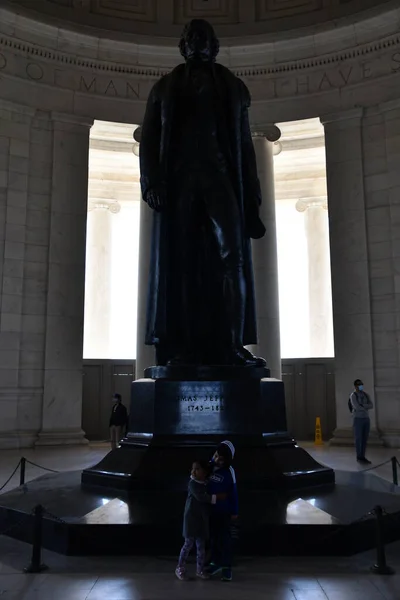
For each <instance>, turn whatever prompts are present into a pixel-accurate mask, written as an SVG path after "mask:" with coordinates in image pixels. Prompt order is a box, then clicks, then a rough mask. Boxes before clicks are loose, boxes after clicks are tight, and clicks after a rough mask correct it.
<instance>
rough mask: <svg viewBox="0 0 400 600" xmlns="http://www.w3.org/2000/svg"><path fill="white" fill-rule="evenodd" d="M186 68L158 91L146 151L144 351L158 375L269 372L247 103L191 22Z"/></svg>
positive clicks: (210, 39)
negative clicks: (167, 370) (148, 215)
mask: <svg viewBox="0 0 400 600" xmlns="http://www.w3.org/2000/svg"><path fill="white" fill-rule="evenodd" d="M179 48H180V51H181V54H182V56H183V57H184V59H185V63H184V64H180V65H179V66H177V67H176V68H175V69H174V70H173V71H172V72H171V73H170V74H168V75H166V76H164V77H162V78H161V79H160V80H159V81H158V82H157V83H156V84H155V86H154V87H153V89H152V91H151V93H150V96H149V98H148V102H147V108H146V114H145V118H144V122H143V128H142V133H141V146H140V169H141V186H142V194H143V199H144V201H145V202H147V204H148V205H149V207H150V208H152V209H153V210H154V222H153V234H152V253H151V264H150V286H149V295H148V306H147V331H146V340H145V341H146V344H151V345H155V346H156V354H157V363H158V364H159V365H222V364H223V365H236V366H257V367H261V366H265V360H264V359H262V358H257V357H255V356H253V355H252V354H251V353H250V352H249V351H248V350H247V349H246V348H244V346H245V345H248V344H255V343H257V332H256V319H255V302H254V286H253V271H252V260H251V241H250V240H251V238H255V239H256V238H260V237H262V236H263V235H264V233H265V227H264V225H263V224H262V222H261V220H260V218H259V207H260V204H261V191H260V184H259V181H258V177H257V167H256V158H255V153H254V148H253V142H252V139H251V133H250V126H249V120H248V108H249V106H250V94H249V91H248V89H247V88H246V86H245V84H244V83H243V82H242V81H241V80H240V79H238V78H237V77H236V76H235V75H234V74H233V73H232V72H231V71H229V69H227V68H226V67H224V66H222V65H220V64H217V63H216V62H215V59H216V56H217V54H218V51H219V42H218V40H217V38H216V36H215V33H214V30H213V28H212V26H211V25H210V24H209V23H208V22H207V21H203V20H193V21H191V22H190V23H189V24H188V25H186V26H185V28H184V30H183V34H182V37H181V40H180V44H179Z"/></svg>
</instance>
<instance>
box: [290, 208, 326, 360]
mask: <svg viewBox="0 0 400 600" xmlns="http://www.w3.org/2000/svg"><path fill="white" fill-rule="evenodd" d="M296 209H297V210H298V211H299V212H303V213H304V224H305V231H306V237H307V248H308V291H309V319H310V330H309V331H310V356H312V357H323V356H327V349H328V348H331V347H332V339H331V338H332V286H331V281H330V279H331V274H330V265H329V227H328V214H327V210H328V204H327V199H326V197H322V198H300V200H298V202H297V204H296Z"/></svg>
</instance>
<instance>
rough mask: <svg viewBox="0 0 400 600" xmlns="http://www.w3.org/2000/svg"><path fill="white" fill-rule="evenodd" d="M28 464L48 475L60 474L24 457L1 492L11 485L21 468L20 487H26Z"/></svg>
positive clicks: (0, 488)
mask: <svg viewBox="0 0 400 600" xmlns="http://www.w3.org/2000/svg"><path fill="white" fill-rule="evenodd" d="M27 464H29V465H31V466H32V467H36V468H37V469H42V471H47V472H48V473H59V471H55V470H54V469H49V468H48V467H43V466H42V465H38V464H37V463H34V462H32V461H31V460H28V459H27V458H25V457H24V456H22V458H21V459H20V461H19V463H18V464H17V466H16V467H15V469H14V471H13V472H12V473H11V475H10V477H9V478H8V479H7V481H6V482H5V483H3V485H2V486H1V487H0V492H1V491H2V490H4V488H5V487H6V486H7V485H8V484H9V483H10V481H11V479H12V478H13V477H14V475H15V474H16V473H17V471H18V469H19V468H20V469H21V471H20V481H19V485H20V486H23V485H25V470H26V465H27Z"/></svg>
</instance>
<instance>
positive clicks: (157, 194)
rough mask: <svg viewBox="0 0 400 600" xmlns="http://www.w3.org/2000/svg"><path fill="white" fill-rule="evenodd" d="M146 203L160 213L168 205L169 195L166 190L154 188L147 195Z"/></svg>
mask: <svg viewBox="0 0 400 600" xmlns="http://www.w3.org/2000/svg"><path fill="white" fill-rule="evenodd" d="M146 202H147V204H148V205H149V206H150V208H152V209H153V210H156V211H157V212H159V211H160V210H162V209H163V208H164V207H165V205H166V203H167V194H166V191H165V189H164V188H161V187H160V188H152V189H150V190H149V191H148V192H147V194H146Z"/></svg>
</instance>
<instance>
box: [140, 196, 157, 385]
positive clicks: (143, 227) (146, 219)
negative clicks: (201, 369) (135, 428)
mask: <svg viewBox="0 0 400 600" xmlns="http://www.w3.org/2000/svg"><path fill="white" fill-rule="evenodd" d="M152 225H153V211H152V210H151V209H150V208H149V207H148V206H147V204H146V202H143V200H141V201H140V233H139V268H138V303H137V337H136V370H135V374H136V379H141V378H142V377H143V372H144V370H145V369H146V368H147V367H150V366H152V365H154V364H155V351H154V346H146V344H145V343H144V339H145V335H146V307H147V293H148V284H149V266H150V251H151V232H152Z"/></svg>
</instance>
